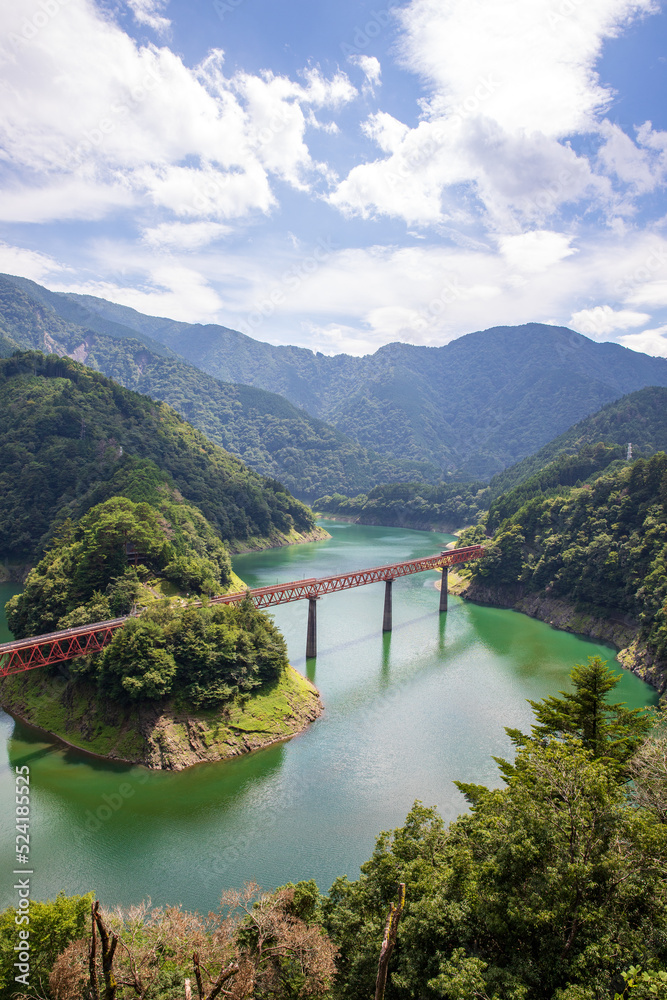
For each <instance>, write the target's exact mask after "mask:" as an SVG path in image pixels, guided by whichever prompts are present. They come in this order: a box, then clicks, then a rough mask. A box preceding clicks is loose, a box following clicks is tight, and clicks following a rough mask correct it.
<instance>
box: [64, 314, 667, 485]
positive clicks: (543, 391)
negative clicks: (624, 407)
mask: <svg viewBox="0 0 667 1000" xmlns="http://www.w3.org/2000/svg"><path fill="white" fill-rule="evenodd" d="M63 298H64V299H67V305H63V306H57V308H59V309H62V308H67V309H70V308H71V303H72V302H73V301H75V302H77V303H79V305H81V306H85V308H87V309H89V310H91V311H93V312H95V313H97V315H98V317H99V318H100V319H101V320H104V321H113V322H115V323H119V324H123V325H125V326H127V327H130V328H131V329H134V330H135V331H137V332H139V333H141V334H142V335H144V336H150V337H152V338H153V339H155V340H159V341H161V342H162V343H163V344H164V345H165V346H167V347H169V348H170V349H172V350H174V351H177V352H178V353H179V354H180V355H182V356H183V357H185V358H187V359H188V360H189V361H190V362H192V364H194V365H196V366H197V367H199V368H202V369H203V370H204V371H207V372H209V373H210V374H212V375H214V376H216V377H218V378H222V379H225V380H228V381H232V382H241V383H244V384H247V385H253V386H256V387H258V388H262V389H270V390H271V391H273V392H278V393H280V394H281V395H283V396H285V397H286V398H287V399H289V400H290V401H291V402H293V403H294V404H295V405H297V406H303V407H305V408H306V409H307V410H308V411H309V412H310V413H313V414H315V415H316V416H317V417H320V418H322V419H324V420H326V421H328V422H330V423H333V424H334V425H335V426H336V427H337V428H338V429H339V430H341V431H343V432H344V433H345V434H347V435H349V436H350V437H352V438H354V440H355V441H358V442H359V444H361V445H363V446H364V447H366V448H371V449H374V450H376V451H380V452H382V453H383V454H385V455H390V456H392V457H394V458H403V459H412V460H419V461H427V462H431V463H433V464H435V465H437V466H438V467H439V468H441V469H443V470H450V471H454V472H455V473H456V475H457V478H459V479H461V480H473V479H478V478H489V477H491V476H492V475H494V474H495V473H497V472H499V471H501V470H502V469H503V468H505V467H507V466H508V465H512V464H513V463H515V462H517V461H519V460H520V459H522V458H524V457H525V456H527V455H531V454H533V453H534V452H535V451H536V450H537V449H539V448H541V447H542V446H543V445H545V444H546V443H547V442H548V441H551V440H552V439H553V438H554V436H555V435H557V434H560V433H562V432H564V431H565V430H566V429H567V428H569V427H570V426H571V425H572V423H573V422H574V421H576V420H581V419H582V418H583V417H586V416H587V415H588V414H591V413H595V412H596V411H597V410H599V409H600V407H602V406H604V405H605V404H606V403H609V402H611V401H613V400H616V399H618V398H619V397H620V396H623V395H625V394H627V393H630V392H634V391H636V390H638V389H641V388H643V387H645V386H649V385H663V386H665V385H667V360H665V359H664V358H649V357H647V356H646V355H643V354H638V353H636V352H634V351H630V350H627V349H625V348H622V347H620V346H619V345H618V344H610V343H602V344H598V343H594V342H593V341H591V340H589V339H588V338H586V337H583V336H581V335H580V334H577V333H574V332H573V331H572V330H568V329H566V328H563V327H551V326H544V325H542V324H539V323H530V324H527V325H525V326H520V327H494V328H492V329H490V330H485V331H481V332H478V333H471V334H468V335H467V336H464V337H460V338H459V339H457V340H454V341H452V342H451V343H450V344H447V345H445V346H443V347H415V346H413V345H409V344H398V343H397V344H388V345H386V346H385V347H382V348H380V349H379V350H378V351H376V353H375V354H373V355H368V356H366V357H363V358H356V357H350V356H348V355H337V356H335V357H326V356H325V355H322V354H313V352H312V351H309V350H305V349H303V348H298V347H282V346H275V345H272V344H265V343H260V342H258V341H255V340H252V339H251V338H250V337H246V336H244V335H243V334H241V333H238V332H236V331H234V330H229V329H227V328H226V327H221V326H215V325H208V326H200V325H189V324H183V323H176V322H174V321H173V320H167V319H159V318H156V317H147V316H143V315H142V314H141V313H138V312H136V311H135V310H132V309H127V308H126V307H123V306H117V305H114V304H113V303H109V302H106V301H105V300H103V299H96V298H94V297H92V296H71V295H69V296H65V297H63ZM598 440H599V438H598ZM413 478H414V477H413Z"/></svg>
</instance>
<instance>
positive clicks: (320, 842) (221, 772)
mask: <svg viewBox="0 0 667 1000" xmlns="http://www.w3.org/2000/svg"><path fill="white" fill-rule="evenodd" d="M323 523H324V525H325V526H326V527H327V528H328V530H329V531H330V532H331V534H332V538H331V539H330V540H329V541H326V542H320V543H312V544H308V545H301V546H293V547H290V548H286V549H277V550H273V551H270V552H262V553H253V554H249V555H244V556H239V557H237V558H235V560H234V568H235V570H236V571H237V572H238V573H239V575H240V576H241V577H242V578H243V579H244V580H245V581H246V583H247V584H248V585H249V586H252V587H255V586H260V585H268V584H272V583H276V582H282V581H287V580H295V579H300V578H303V577H312V576H327V575H331V574H335V573H340V572H344V571H347V570H354V569H361V568H364V567H368V566H375V565H383V564H387V563H392V562H397V561H400V560H403V559H412V558H418V557H420V556H424V555H430V554H433V553H435V552H438V551H439V550H440V549H441V548H442V547H443V546H444V545H445V544H446V543H447V542H448V541H449V540H450V538H451V536H448V535H444V534H438V533H427V532H416V531H406V530H402V529H397V528H375V527H364V526H360V525H351V524H342V523H332V522H328V521H325V522H323ZM437 579H438V574H436V573H422V574H419V575H415V576H412V577H408V578H406V579H403V580H399V581H396V582H395V583H394V588H393V590H394V631H393V632H392V633H391V634H389V635H385V636H383V635H382V633H381V627H382V610H383V600H384V585H383V584H373V585H370V586H367V587H362V588H358V589H356V590H351V591H346V592H343V593H340V594H334V595H330V596H328V597H325V598H323V599H322V600H320V601H319V602H318V640H319V650H318V657H317V661H308V663H306V660H305V655H304V654H305V643H306V618H307V602H305V601H301V602H298V603H296V604H290V605H285V606H283V607H279V608H276V609H275V620H276V622H277V624H278V626H279V627H280V628H281V630H282V631H283V633H284V635H285V637H286V639H287V643H288V647H289V652H290V660H291V662H292V664H293V665H294V666H295V667H296V668H297V669H298V670H300V671H302V672H304V673H307V675H308V676H309V677H310V678H311V679H312V680H313V681H314V682H315V684H316V685H317V686H318V688H319V690H320V693H321V696H322V700H323V702H324V705H325V712H324V715H323V716H322V717H321V718H320V719H319V720H317V721H316V722H315V723H314V724H313V725H312V726H310V728H309V729H308V730H307V731H306V732H305V733H303V734H302V735H301V736H298V737H296V738H295V739H293V740H291V741H290V742H288V743H284V744H280V745H278V746H273V747H270V748H268V749H267V750H263V751H260V752H258V753H255V754H251V755H248V756H245V757H241V758H237V759H235V760H232V761H229V762H223V763H218V764H202V765H198V766H197V767H195V768H191V769H189V770H187V771H182V772H179V773H169V772H157V773H154V772H148V771H145V770H144V769H142V768H138V767H125V766H122V765H114V764H108V763H106V762H103V761H97V760H94V759H91V758H89V757H86V756H85V755H83V754H79V753H77V752H75V751H72V750H69V749H67V748H65V747H63V746H62V745H60V744H54V743H51V742H49V741H47V740H45V739H44V737H43V736H41V735H39V734H37V733H35V732H32V731H31V730H29V729H28V728H26V727H25V726H23V725H21V724H19V723H15V722H14V721H13V720H12V719H11V718H10V717H9V716H7V715H6V714H4V713H2V712H0V872H1V873H3V875H2V877H0V908H1V907H4V906H7V905H9V904H10V903H14V902H15V898H14V897H15V893H14V890H13V889H12V885H13V877H12V875H11V872H12V870H13V868H14V851H13V843H14V830H13V794H14V775H13V768H14V767H15V766H17V765H20V764H23V763H27V764H29V765H30V775H31V789H32V806H31V863H32V868H33V870H34V875H33V877H32V894H33V898H48V897H53V896H54V895H55V894H56V893H57V892H58V891H59V890H63V891H65V892H66V893H74V892H86V891H88V890H90V889H93V890H94V891H95V892H96V893H97V894H98V896H99V898H100V899H101V900H102V902H103V903H104V904H106V905H111V904H116V903H119V904H129V903H132V902H138V901H140V900H141V899H144V898H148V897H150V898H151V899H152V901H153V903H155V904H163V903H182V904H183V905H184V906H186V907H188V908H191V909H195V908H196V909H199V910H203V911H207V910H208V909H210V908H213V907H215V906H216V904H217V902H218V900H219V897H220V893H221V891H222V890H223V889H224V888H227V887H230V886H239V885H241V884H242V883H243V882H244V881H247V880H255V881H257V882H259V883H260V884H261V885H262V886H264V887H266V888H273V887H275V886H277V885H280V884H282V883H284V882H287V881H297V880H299V879H305V878H314V879H316V881H317V883H318V885H319V886H320V888H322V889H324V890H326V889H328V887H329V886H330V884H331V882H332V881H333V879H334V878H335V877H336V876H337V875H341V874H347V875H349V876H350V878H355V877H356V876H357V874H358V869H359V865H360V864H361V863H363V862H364V861H365V860H366V859H367V858H368V857H369V856H370V854H371V852H372V850H373V845H374V842H375V837H376V835H377V834H378V833H379V831H380V830H383V829H390V828H392V827H394V826H397V825H399V824H401V823H402V821H403V819H404V818H405V815H406V813H407V811H408V810H409V808H410V806H411V805H412V803H413V802H414V800H415V799H421V800H422V801H423V802H424V803H426V804H428V805H437V806H438V808H439V809H440V811H441V812H442V814H443V815H444V816H445V818H446V819H448V820H450V819H452V818H454V817H455V816H456V815H457V814H458V813H459V812H460V811H461V810H462V809H463V808H464V807H465V805H464V801H463V798H462V796H461V795H460V793H459V792H458V790H457V789H456V788H455V786H454V785H453V783H452V782H453V781H454V780H455V779H461V780H464V781H476V782H482V783H485V784H498V783H499V782H498V773H497V768H496V765H495V763H494V762H493V760H492V759H491V757H492V755H496V756H503V755H511V744H510V743H509V740H508V739H507V737H506V735H505V732H504V728H503V727H504V726H517V727H520V728H523V729H524V730H526V729H527V728H528V727H529V726H530V723H531V719H532V714H531V711H530V708H529V706H528V705H527V704H526V699H527V698H533V699H539V698H543V697H544V696H546V695H548V694H554V693H556V692H557V691H558V690H559V689H561V688H563V687H565V686H566V685H567V677H568V673H569V670H570V669H571V667H572V665H573V664H574V663H576V662H582V661H585V659H586V657H587V656H592V655H595V654H600V655H601V656H603V657H604V658H605V659H609V660H613V658H614V653H613V651H612V650H611V649H609V648H608V647H605V646H601V645H599V644H597V643H592V642H588V641H586V640H584V639H580V638H577V637H576V636H572V635H569V634H567V633H564V632H557V631H555V630H554V629H552V628H550V627H549V626H548V625H545V624H543V623H542V622H538V621H535V620H533V619H531V618H527V617H526V616H524V615H519V614H517V613H515V612H512V611H503V610H499V609H495V608H484V607H479V606H477V605H473V604H468V603H466V602H464V601H462V600H460V599H459V598H456V597H452V596H451V595H450V599H449V611H448V613H447V614H446V615H439V614H438V592H437V590H436V589H435V582H436V581H437ZM15 591H16V588H15V587H14V588H9V587H2V586H0V602H2V605H4V601H5V600H7V599H8V597H9V596H11V594H12V593H13V592H15ZM3 629H4V631H2V630H3ZM7 638H9V636H8V633H7V630H6V625H5V623H4V619H3V620H2V621H1V622H0V641H6V639H7ZM619 669H620V668H619ZM617 691H618V689H617ZM617 700H623V701H626V702H627V703H628V704H629V705H631V706H633V707H635V706H641V705H645V704H655V703H656V702H657V695H656V693H655V692H654V691H653V690H652V689H651V688H649V687H648V686H647V685H645V684H643V683H642V682H641V681H640V680H639V679H638V678H636V677H634V676H633V675H631V674H629V673H627V672H624V676H623V680H622V682H621V686H620V697H618V698H617Z"/></svg>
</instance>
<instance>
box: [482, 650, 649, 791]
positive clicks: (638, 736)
mask: <svg viewBox="0 0 667 1000" xmlns="http://www.w3.org/2000/svg"><path fill="white" fill-rule="evenodd" d="M570 678H571V680H572V684H573V687H574V691H573V692H569V691H560V692H559V693H558V695H551V696H549V697H548V698H544V699H543V700H542V701H531V700H530V699H529V704H530V706H531V707H532V709H533V711H534V713H535V717H536V720H537V721H536V723H535V725H534V726H533V727H532V730H531V733H532V735H531V737H530V739H533V740H549V739H561V740H567V739H571V738H572V737H574V738H576V739H577V740H580V741H581V744H582V746H583V747H584V748H585V749H586V750H589V751H590V753H591V754H592V756H593V757H594V758H596V759H598V758H604V759H606V760H607V761H609V762H610V763H614V764H615V765H617V766H618V767H619V769H620V773H621V775H623V774H625V770H624V767H625V765H626V764H627V762H628V760H629V759H630V758H631V757H632V756H633V754H634V753H635V752H636V751H637V749H638V747H639V746H640V745H641V743H642V742H643V740H644V739H645V738H646V736H647V734H648V733H649V731H650V730H651V728H652V726H653V724H654V720H653V717H652V715H651V714H650V713H648V712H647V711H645V710H644V709H639V708H634V709H629V708H626V707H625V705H624V704H621V703H620V702H617V703H613V704H611V703H610V702H609V701H608V699H607V696H608V694H609V693H610V692H611V691H613V689H614V688H615V687H616V686H617V684H618V683H619V681H620V679H621V675H620V674H614V673H613V671H612V670H610V669H609V667H608V666H607V665H606V663H605V662H604V661H603V660H602V659H601V658H600V657H599V656H589V658H588V663H586V664H581V663H578V664H576V665H575V666H574V667H573V669H572V671H571V673H570ZM506 732H507V733H508V735H509V736H510V738H511V739H512V741H513V742H514V744H515V745H516V746H523V745H525V744H526V742H527V740H528V739H529V737H526V736H524V735H523V733H520V732H519V731H518V730H516V729H507V730H506ZM496 759H497V760H498V762H499V763H500V765H501V771H502V772H503V774H509V773H512V772H513V768H514V765H511V764H508V763H507V762H506V761H502V760H500V759H499V758H496Z"/></svg>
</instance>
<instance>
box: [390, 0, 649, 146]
mask: <svg viewBox="0 0 667 1000" xmlns="http://www.w3.org/2000/svg"><path fill="white" fill-rule="evenodd" d="M570 9H571V12H570V13H569V14H568V15H567V16H565V17H559V18H558V19H554V14H556V13H557V11H558V7H557V5H556V4H554V2H553V0H445V2H443V0H412V2H411V3H409V4H408V6H407V7H406V8H405V9H404V10H403V11H402V12H401V14H400V16H401V20H402V22H403V27H404V31H405V35H404V40H403V59H404V62H405V65H406V66H408V67H409V68H410V69H411V70H412V71H413V72H415V73H418V74H419V75H420V76H421V77H422V78H423V79H425V80H426V81H427V82H428V84H429V86H430V88H431V91H432V95H433V96H432V99H431V101H430V103H429V107H430V108H431V109H432V110H433V111H434V112H435V113H436V114H438V115H442V114H446V115H451V114H456V113H457V112H458V109H459V108H465V103H466V101H469V102H471V103H472V106H473V108H474V107H475V98H476V95H477V92H478V89H479V88H482V89H487V90H492V92H491V93H490V94H489V95H488V97H487V98H486V99H485V100H484V114H485V115H486V116H487V117H489V118H491V119H492V120H493V121H494V122H496V123H497V124H498V125H499V126H500V128H501V129H503V130H504V131H507V132H509V133H512V132H517V131H525V132H527V133H530V132H539V133H542V134H543V135H547V136H552V137H556V138H562V137H564V136H567V135H570V134H572V133H574V132H580V131H586V130H588V129H590V128H591V126H593V125H594V124H595V122H596V115H597V113H598V112H599V110H600V109H601V108H604V107H605V106H606V104H607V103H608V102H609V99H610V96H611V95H610V93H609V91H608V90H605V89H604V88H603V87H602V86H601V85H600V83H599V81H598V79H597V77H596V75H595V73H594V65H595V61H596V60H597V57H598V56H599V54H600V51H601V47H602V41H603V39H604V38H608V37H613V36H614V35H615V34H617V33H618V30H619V28H620V27H621V26H622V25H624V24H626V23H627V22H628V21H629V20H630V18H631V17H632V16H633V15H635V14H637V13H641V12H647V11H650V10H654V9H656V8H655V5H654V4H653V2H652V0H586V2H585V3H581V4H578V5H576V6H575V5H570Z"/></svg>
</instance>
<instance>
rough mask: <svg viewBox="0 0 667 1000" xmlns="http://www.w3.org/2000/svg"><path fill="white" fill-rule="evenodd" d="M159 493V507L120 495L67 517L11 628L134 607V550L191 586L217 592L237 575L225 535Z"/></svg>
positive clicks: (19, 632) (12, 612)
mask: <svg viewBox="0 0 667 1000" xmlns="http://www.w3.org/2000/svg"><path fill="white" fill-rule="evenodd" d="M135 471H136V470H135ZM148 471H149V472H151V471H152V470H151V468H149V470H148ZM158 481H159V480H158ZM155 498H156V500H157V502H158V503H160V509H157V508H156V507H153V506H151V504H149V503H146V502H140V503H135V502H133V501H132V500H129V499H127V498H126V497H119V496H116V497H112V498H111V499H109V500H105V501H104V502H103V503H100V504H97V506H95V507H93V508H91V509H90V510H89V511H88V512H87V513H86V514H85V515H84V516H83V517H82V518H81V520H80V521H78V522H76V523H74V522H72V521H71V520H69V519H68V520H67V521H65V522H64V523H63V525H62V526H61V528H60V530H59V531H58V532H56V534H55V535H54V537H53V542H52V545H51V546H50V548H49V549H48V550H47V552H46V554H45V556H44V558H43V559H42V560H41V561H40V563H39V564H38V565H37V566H36V567H35V568H34V569H33V570H31V572H30V574H29V576H28V579H27V580H26V584H25V588H24V590H23V592H22V593H21V594H17V595H16V596H14V597H12V599H11V600H10V601H9V602H8V604H7V621H8V624H9V627H10V629H11V630H12V632H13V634H14V635H15V636H16V637H17V638H22V637H24V636H29V635H40V634H44V633H46V632H53V631H56V630H57V629H60V628H70V627H72V626H74V625H84V624H87V623H88V622H93V621H103V620H104V619H106V618H110V617H116V616H117V617H120V616H122V615H126V614H128V613H129V612H130V611H131V609H132V606H133V604H134V603H135V601H137V600H138V598H139V595H140V593H141V588H140V583H139V577H138V573H137V570H136V569H135V568H134V567H132V566H128V559H130V560H131V559H132V558H134V557H136V558H139V559H140V560H141V562H142V564H143V566H145V567H147V568H149V569H150V570H151V571H152V573H153V574H154V575H157V576H160V575H163V576H165V577H166V578H167V579H171V580H174V579H175V578H177V580H178V579H182V578H184V577H185V580H186V583H187V584H188V588H187V589H189V590H194V591H197V590H199V591H200V592H204V593H213V592H214V591H217V592H218V593H219V592H220V590H222V589H223V588H224V586H225V585H226V584H227V583H228V582H229V580H230V578H231V565H230V562H229V556H228V555H227V552H226V550H225V548H224V546H223V544H222V542H221V541H220V539H219V538H218V537H217V536H216V535H215V533H214V532H213V530H212V529H211V527H210V525H209V524H207V522H206V520H205V518H203V517H202V515H201V514H200V512H199V511H198V510H196V508H194V507H192V506H191V505H190V504H187V503H185V502H184V501H183V500H181V501H180V502H177V501H176V500H175V499H174V498H173V496H172V495H170V493H169V492H168V491H167V492H166V494H165V495H164V496H161V495H160V493H159V492H158V491H156V492H155ZM165 515H166V516H165Z"/></svg>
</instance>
